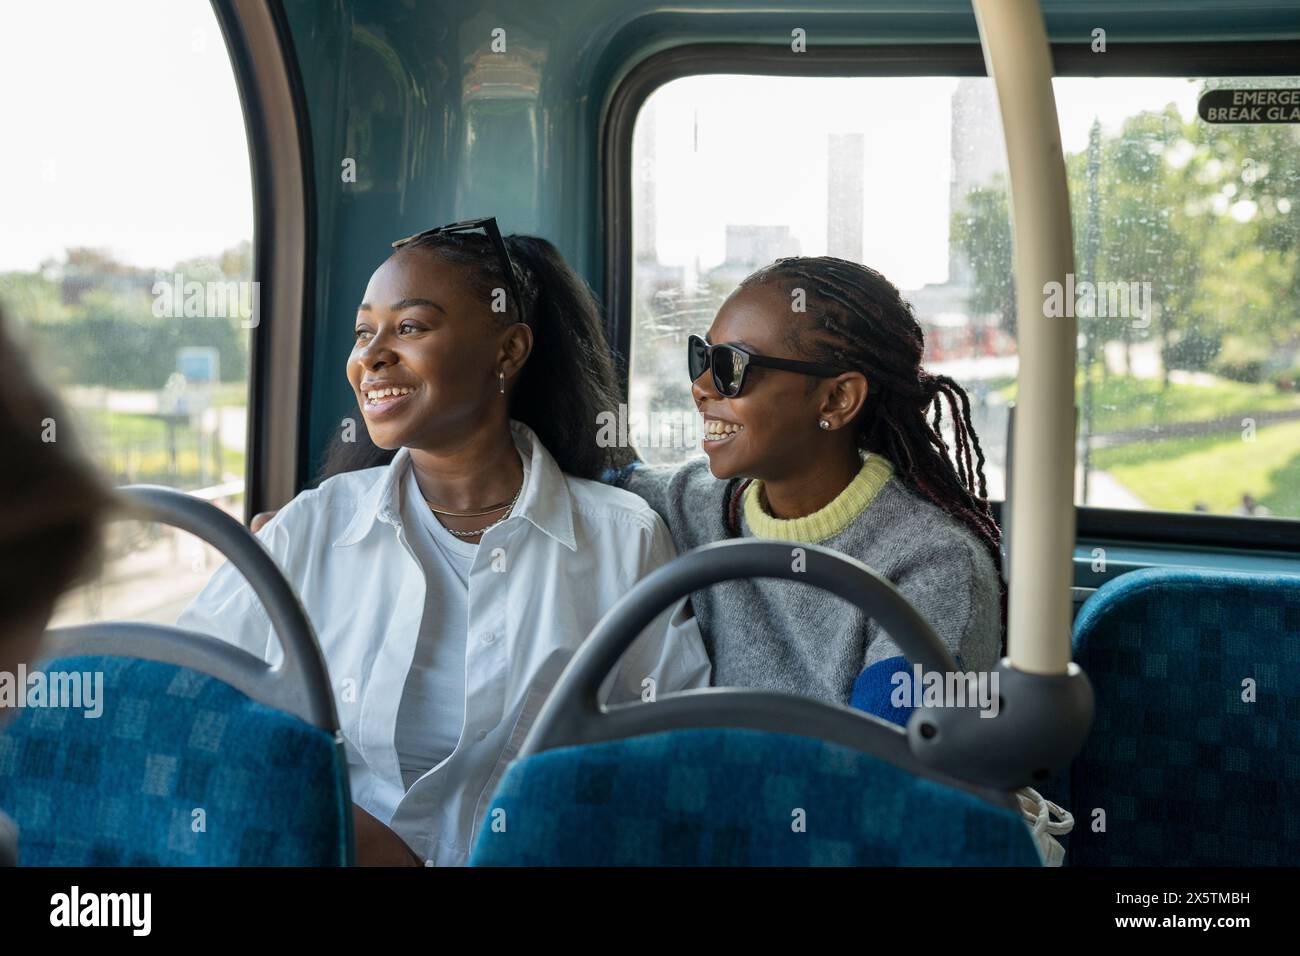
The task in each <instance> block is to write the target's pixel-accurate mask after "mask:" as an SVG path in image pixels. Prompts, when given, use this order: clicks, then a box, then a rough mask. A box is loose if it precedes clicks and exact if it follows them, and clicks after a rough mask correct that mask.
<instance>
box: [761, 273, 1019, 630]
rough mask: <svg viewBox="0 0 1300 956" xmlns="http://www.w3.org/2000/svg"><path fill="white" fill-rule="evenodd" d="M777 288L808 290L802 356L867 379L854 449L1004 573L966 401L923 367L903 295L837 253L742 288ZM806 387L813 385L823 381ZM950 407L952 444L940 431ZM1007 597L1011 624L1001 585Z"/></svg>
mask: <svg viewBox="0 0 1300 956" xmlns="http://www.w3.org/2000/svg"><path fill="white" fill-rule="evenodd" d="M773 285H774V286H777V287H778V288H781V289H782V290H783V291H784V292H785V293H786V294H787V295H790V294H792V293H793V292H794V290H795V289H802V290H803V293H804V301H805V303H806V307H807V316H808V318H809V320H810V321H809V322H805V323H798V322H796V323H791V324H790V327H789V329H788V331H787V333H786V343H787V345H789V347H790V348H791V349H792V350H793V351H794V352H795V353H796V354H798V355H802V356H806V357H807V358H808V359H809V360H810V361H813V362H818V363H822V364H826V365H833V366H837V367H839V368H844V369H854V370H857V371H859V372H861V373H862V374H863V375H865V376H866V378H867V382H868V390H867V401H866V404H865V406H864V407H863V410H862V412H861V414H860V415H859V417H858V419H857V421H856V423H855V429H856V433H855V437H856V440H857V445H858V447H859V448H862V449H864V450H866V451H869V452H875V453H876V454H879V455H882V456H884V457H885V458H887V459H888V460H889V461H890V462H892V463H893V465H894V469H895V473H896V474H897V476H898V477H899V478H900V479H901V481H902V482H903V484H904V485H906V486H907V487H909V488H910V489H911V490H913V491H915V492H917V493H919V494H920V495H921V496H923V497H924V498H927V499H929V500H930V501H932V502H933V503H934V504H935V505H937V506H938V507H939V508H940V509H941V510H943V512H944V513H945V514H947V515H949V516H951V517H952V518H954V519H956V520H957V521H959V522H960V523H961V524H962V525H964V526H965V527H966V528H967V529H969V530H970V532H971V533H972V534H973V535H975V537H976V538H977V539H978V540H979V541H980V542H981V543H982V544H983V545H984V547H985V548H986V549H987V551H988V553H989V556H990V557H991V558H992V559H993V567H994V568H995V569H996V568H1000V566H1001V552H1000V543H1001V540H1002V533H1001V531H1000V530H999V528H998V525H997V521H996V520H995V519H994V517H993V509H992V507H991V506H990V505H989V502H988V483H987V481H986V480H985V477H984V450H983V449H982V448H981V447H980V440H979V436H978V435H976V433H975V429H974V427H973V426H972V424H971V415H970V398H969V397H968V396H967V394H966V392H965V390H964V389H963V388H962V387H961V386H960V385H958V384H957V383H956V382H955V381H953V379H951V378H950V377H948V376H947V375H933V374H931V373H929V372H927V371H926V370H925V369H924V368H922V367H921V358H922V355H923V353H924V350H925V335H924V333H923V332H922V331H921V326H920V324H919V323H918V322H917V321H916V317H915V316H914V315H913V313H912V307H911V306H910V305H908V303H907V302H906V301H905V300H904V299H903V297H902V295H901V294H900V293H899V291H898V289H897V288H896V287H895V286H894V285H893V283H891V282H890V281H889V280H888V279H886V278H885V277H884V276H883V275H881V274H880V273H879V272H876V271H875V270H874V269H869V268H867V267H866V266H863V265H859V264H858V263H855V262H849V261H847V260H845V259H837V258H834V257H832V256H817V257H800V256H795V257H790V258H785V259H777V260H776V261H775V262H773V263H772V264H771V265H768V266H765V267H763V268H762V269H759V270H758V271H757V272H755V273H754V274H753V275H751V276H749V277H748V278H747V279H745V280H744V281H743V282H742V283H741V284H740V288H742V289H745V288H752V287H757V286H773ZM808 385H809V388H810V389H811V388H816V386H817V381H816V380H815V379H809V383H808ZM945 406H947V415H948V417H949V420H950V421H951V423H952V424H951V427H952V432H953V439H954V441H953V446H952V447H949V445H948V442H947V441H946V440H945V439H944V436H943V431H942V427H941V426H942V424H943V419H944V414H945V411H944V408H945ZM736 490H737V491H738V492H739V491H742V490H743V489H740V488H737V489H736ZM999 582H1000V583H1001V574H1000V571H999ZM1001 592H1002V608H1003V620H1004V621H1005V618H1006V586H1005V584H1004V583H1002V584H1001Z"/></svg>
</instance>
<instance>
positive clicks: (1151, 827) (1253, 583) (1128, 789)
mask: <svg viewBox="0 0 1300 956" xmlns="http://www.w3.org/2000/svg"><path fill="white" fill-rule="evenodd" d="M1074 635H1075V638H1074V640H1075V657H1076V659H1077V660H1078V662H1079V664H1080V666H1081V667H1083V669H1084V671H1086V672H1087V674H1088V677H1089V678H1090V679H1091V681H1092V685H1093V688H1094V690H1095V692H1096V700H1097V712H1096V719H1095V720H1094V722H1093V728H1092V734H1091V736H1090V737H1089V739H1088V742H1087V744H1086V745H1085V748H1084V751H1083V753H1082V754H1081V755H1080V756H1079V758H1078V759H1077V760H1076V761H1075V762H1074V766H1073V768H1072V771H1071V797H1070V804H1069V808H1070V810H1071V811H1072V812H1073V813H1074V815H1075V819H1076V820H1077V821H1078V822H1077V824H1076V825H1075V828H1074V833H1073V834H1072V835H1071V839H1070V854H1069V855H1070V858H1071V862H1073V863H1076V864H1083V865H1089V864H1092V865H1098V864H1105V865H1111V866H1130V865H1135V866H1157V865H1160V866H1179V865H1187V866H1216V865H1218V866H1233V865H1236V866H1259V865H1267V866H1278V865H1287V866H1290V865H1294V864H1295V862H1296V860H1297V859H1300V806H1298V805H1297V801H1298V800H1300V577H1285V576H1281V575H1256V574H1237V573H1227V572H1207V571H1195V570H1172V569H1147V570H1141V571H1134V572H1132V573H1129V574H1125V575H1123V576H1122V577H1120V578H1118V579H1116V580H1115V581H1112V582H1109V583H1107V584H1106V585H1105V586H1103V587H1102V588H1101V589H1100V590H1098V592H1097V593H1096V594H1095V595H1093V596H1092V598H1091V599H1090V600H1089V601H1088V603H1087V604H1086V605H1085V606H1084V608H1083V610H1082V611H1081V612H1080V614H1079V617H1078V619H1077V620H1076V622H1075V628H1074ZM1252 682H1253V683H1252ZM1252 687H1253V697H1254V699H1253V700H1250V699H1249V698H1250V696H1251V693H1252V691H1251V688H1252ZM1098 810H1100V811H1104V830H1101V829H1100V827H1099V823H1100V822H1101V821H1102V820H1103V818H1102V817H1101V816H1100V815H1099V814H1098V813H1097V811H1098Z"/></svg>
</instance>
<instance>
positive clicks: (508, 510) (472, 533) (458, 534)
mask: <svg viewBox="0 0 1300 956" xmlns="http://www.w3.org/2000/svg"><path fill="white" fill-rule="evenodd" d="M523 493H524V483H523V482H522V481H521V482H520V483H519V490H518V491H516V492H515V496H514V497H513V498H511V499H510V504H508V505H506V513H505V514H503V515H502V516H501V517H500V518H498V519H497V520H496V521H493V522H492V523H491V524H490V525H488V526H487V527H486V528H479V529H478V530H477V531H456V530H455V529H453V528H448V527H447V526H446V525H443V526H442V527H443V530H444V531H447V532H449V533H450V534H454V535H455V536H456V537H458V538H474V537H477V536H478V535H480V534H487V532H489V531H491V530H492V529H493V528H495V527H496V526H497V525H499V524H500V523H501V522H503V521H505V520H506V519H507V518H509V517H510V515H511V514H513V513H514V510H515V502H516V501H518V500H519V496H520V495H521V494H523ZM425 503H426V504H428V502H425ZM430 510H431V511H433V512H434V513H435V514H437V509H436V508H433V507H432V506H430ZM439 523H441V522H439Z"/></svg>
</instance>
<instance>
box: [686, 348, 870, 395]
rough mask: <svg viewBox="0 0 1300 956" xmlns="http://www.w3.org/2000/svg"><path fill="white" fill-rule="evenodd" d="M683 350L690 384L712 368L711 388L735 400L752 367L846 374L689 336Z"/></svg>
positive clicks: (819, 374) (823, 374)
mask: <svg viewBox="0 0 1300 956" xmlns="http://www.w3.org/2000/svg"><path fill="white" fill-rule="evenodd" d="M686 350H687V351H686V359H687V366H688V368H689V370H690V373H691V381H692V382H694V381H695V380H696V379H697V378H699V377H700V376H701V375H703V374H704V373H705V372H706V371H707V370H709V369H713V387H714V388H716V389H717V390H718V394H719V395H721V396H723V397H724V398H735V397H736V396H737V395H739V394H740V392H741V390H742V389H743V388H744V387H745V376H746V375H747V374H748V372H749V369H750V366H752V365H759V366H762V367H763V368H775V369H780V370H781V371H783V372H798V373H800V374H801V375H816V376H817V377H818V378H833V377H835V376H836V375H842V374H844V373H845V372H846V371H848V369H843V368H835V366H833V365H820V364H818V363H816V362H796V361H794V360H793V359H783V358H773V357H772V356H770V355H756V354H754V353H753V352H751V351H749V350H748V349H745V348H741V347H740V346H739V345H710V344H709V343H708V342H706V341H704V339H703V338H702V337H701V336H698V335H692V336H691V337H690V338H688V339H687V340H686Z"/></svg>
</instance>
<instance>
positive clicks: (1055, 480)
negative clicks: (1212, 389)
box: [973, 0, 1076, 674]
mask: <svg viewBox="0 0 1300 956" xmlns="http://www.w3.org/2000/svg"><path fill="white" fill-rule="evenodd" d="M973 3H974V6H975V19H976V22H977V23H978V24H979V32H980V41H981V43H982V44H983V47H984V62H985V64H986V66H987V67H988V73H989V76H991V77H992V78H993V82H994V85H995V86H996V88H997V94H998V105H999V108H1000V109H1001V112H1002V129H1003V134H1004V135H1005V137H1006V143H1007V165H1008V169H1009V170H1010V174H1011V210H1012V220H1013V227H1014V245H1015V268H1016V314H1017V326H1018V333H1017V341H1018V351H1019V354H1020V374H1019V383H1018V388H1017V397H1016V415H1015V424H1014V443H1015V456H1014V457H1015V460H1014V462H1013V464H1012V474H1011V476H1010V478H1011V485H1010V487H1011V489H1012V492H1013V493H1014V495H1015V499H1014V502H1012V501H1008V502H1007V506H1008V507H1009V508H1012V509H1013V511H1012V516H1011V567H1010V582H1009V583H1010V588H1011V593H1010V599H1009V612H1008V634H1007V642H1008V657H1009V658H1010V663H1011V666H1012V667H1015V668H1017V669H1018V670H1023V671H1029V672H1032V673H1039V674H1063V673H1065V670H1066V666H1067V664H1068V663H1069V662H1070V659H1071V651H1070V608H1071V598H1070V587H1071V585H1072V583H1073V567H1072V562H1073V556H1074V428H1075V415H1074V374H1075V349H1076V329H1075V321H1074V318H1073V317H1060V318H1057V317H1052V318H1047V317H1045V315H1044V300H1045V287H1046V284H1047V283H1049V282H1059V283H1061V286H1060V287H1058V288H1062V289H1064V288H1065V287H1066V286H1065V281H1066V279H1065V276H1066V273H1068V272H1071V271H1073V269H1074V248H1073V241H1072V239H1071V232H1070V197H1069V191H1068V189H1067V186H1066V178H1065V157H1064V155H1063V153H1062V150H1061V131H1060V127H1059V125H1058V122H1057V118H1056V100H1055V98H1054V96H1053V94H1052V60H1051V53H1050V51H1049V48H1048V45H1047V30H1046V28H1045V26H1044V25H1043V14H1042V11H1041V10H1040V9H1039V5H1038V2H1037V0H973ZM1068 311H1073V310H1068Z"/></svg>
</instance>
